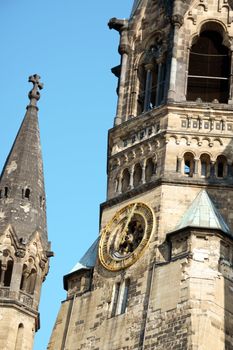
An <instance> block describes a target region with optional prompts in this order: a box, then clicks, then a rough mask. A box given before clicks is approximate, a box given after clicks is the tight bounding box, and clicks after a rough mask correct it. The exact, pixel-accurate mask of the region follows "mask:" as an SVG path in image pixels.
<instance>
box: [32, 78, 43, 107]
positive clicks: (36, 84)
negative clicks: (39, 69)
mask: <svg viewBox="0 0 233 350" xmlns="http://www.w3.org/2000/svg"><path fill="white" fill-rule="evenodd" d="M28 81H29V82H30V83H32V84H33V88H32V90H31V91H29V94H28V97H29V100H30V106H36V105H37V101H38V100H39V99H40V92H39V90H42V89H43V86H44V84H43V83H41V82H40V76H39V75H38V74H34V75H31V76H30V77H29V78H28Z"/></svg>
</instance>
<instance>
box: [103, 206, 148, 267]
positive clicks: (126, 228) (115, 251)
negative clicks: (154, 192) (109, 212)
mask: <svg viewBox="0 0 233 350" xmlns="http://www.w3.org/2000/svg"><path fill="white" fill-rule="evenodd" d="M154 224H155V219H154V213H153V210H152V209H151V208H150V207H148V206H147V205H146V204H144V203H141V202H136V203H130V204H128V205H127V206H125V207H123V208H122V209H120V210H119V211H118V212H117V213H116V214H115V215H114V216H113V218H112V219H111V220H110V222H109V223H108V224H107V225H106V226H105V227H104V228H103V230H102V232H101V238H100V243H99V259H100V262H101V264H102V265H103V266H104V267H105V268H106V269H108V270H111V271H119V270H121V269H125V268H126V267H129V266H130V265H132V264H133V263H134V262H135V261H136V260H138V259H139V257H140V256H141V255H142V254H143V252H144V250H145V248H146V246H147V244H148V242H149V239H150V237H151V234H152V232H153V230H154Z"/></svg>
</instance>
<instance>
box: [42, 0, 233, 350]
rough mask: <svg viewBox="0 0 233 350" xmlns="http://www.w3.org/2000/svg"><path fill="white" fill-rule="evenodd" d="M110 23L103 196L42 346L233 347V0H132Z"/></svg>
mask: <svg viewBox="0 0 233 350" xmlns="http://www.w3.org/2000/svg"><path fill="white" fill-rule="evenodd" d="M109 27H110V29H115V30H116V31H118V32H119V34H120V44H119V53H120V55H121V63H120V65H119V66H117V67H114V68H113V69H112V72H113V73H114V74H115V75H116V76H117V77H118V88H117V91H118V104H117V113H116V117H115V121H114V127H113V128H112V129H111V130H109V138H108V162H107V164H108V166H107V169H108V174H107V175H108V194H107V200H106V202H105V203H103V204H102V205H101V211H100V212H101V214H100V222H101V230H100V235H99V238H98V239H97V240H96V242H94V244H93V245H92V246H91V247H90V249H89V250H88V251H87V253H86V254H85V255H84V256H83V258H82V259H81V260H80V261H79V262H78V263H77V265H76V266H75V267H74V268H73V270H71V272H70V273H69V274H67V275H66V276H65V277H64V287H65V289H66V290H67V299H66V300H65V301H64V302H63V303H62V305H61V309H60V311H59V314H58V317H57V321H56V323H55V326H54V330H53V333H52V336H51V339H50V343H49V345H48V349H49V350H64V349H65V350H81V349H88V350H97V349H101V350H120V349H121V350H123V349H124V350H136V349H137V350H139V349H140V350H143V349H145V350H146V349H147V350H148V349H156V350H167V349H176V350H178V349H180V350H184V349H190V350H191V349H198V350H200V349H201V350H210V349H214V350H224V349H225V350H226V349H228V350H230V349H233V253H232V252H233V250H232V248H233V212H232V202H233V152H232V151H233V99H232V88H233V82H232V72H233V60H232V52H233V46H232V42H233V41H232V38H233V1H232V0H189V1H188V0H174V1H172V0H141V1H140V0H135V1H134V4H133V9H132V13H131V16H130V18H129V20H121V19H117V18H113V19H111V20H110V22H109ZM80 234H81V233H80Z"/></svg>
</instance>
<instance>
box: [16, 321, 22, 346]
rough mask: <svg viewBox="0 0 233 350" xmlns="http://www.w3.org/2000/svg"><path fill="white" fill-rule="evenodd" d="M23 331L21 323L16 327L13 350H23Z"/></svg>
mask: <svg viewBox="0 0 233 350" xmlns="http://www.w3.org/2000/svg"><path fill="white" fill-rule="evenodd" d="M23 331H24V326H23V324H22V323H20V324H19V326H18V331H17V336H16V342H15V350H23Z"/></svg>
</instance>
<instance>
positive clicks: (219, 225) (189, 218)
mask: <svg viewBox="0 0 233 350" xmlns="http://www.w3.org/2000/svg"><path fill="white" fill-rule="evenodd" d="M185 227H200V228H209V229H218V230H222V231H223V232H225V233H227V234H230V229H229V227H228V225H227V224H226V222H225V221H224V219H223V217H222V216H221V214H220V213H219V211H218V210H217V208H216V207H215V205H214V203H213V202H212V201H211V199H210V197H209V196H208V193H207V192H206V191H205V190H202V191H200V192H199V194H198V195H197V197H196V198H195V199H194V201H193V202H192V204H191V205H190V207H189V208H188V210H187V211H186V213H185V214H184V216H183V217H182V219H181V221H180V223H179V224H178V225H177V227H176V230H180V229H183V228H185Z"/></svg>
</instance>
